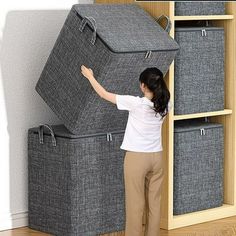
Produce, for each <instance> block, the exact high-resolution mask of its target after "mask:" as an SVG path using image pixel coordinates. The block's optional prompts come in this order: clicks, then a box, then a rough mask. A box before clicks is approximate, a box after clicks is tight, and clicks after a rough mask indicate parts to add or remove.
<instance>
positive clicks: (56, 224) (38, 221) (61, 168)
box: [28, 125, 125, 236]
mask: <svg viewBox="0 0 236 236" xmlns="http://www.w3.org/2000/svg"><path fill="white" fill-rule="evenodd" d="M37 130H38V128H31V129H29V131H28V208H29V213H28V214H29V227H30V228H32V229H35V230H40V231H44V232H48V233H51V234H53V235H58V236H65V235H66V236H72V235H73V236H75V235H76V236H95V235H97V234H105V233H108V232H115V231H121V230H124V224H125V202H124V180H123V159H124V154H125V153H124V150H121V149H120V145H121V142H122V140H123V135H124V131H122V132H120V133H119V134H118V133H117V134H112V141H107V137H106V134H103V135H102V134H101V135H97V136H90V137H77V138H70V137H68V136H70V135H71V134H69V133H68V131H66V129H65V128H64V127H62V125H59V126H53V130H54V131H55V137H56V141H57V146H56V147H53V146H52V142H51V137H50V136H49V135H48V134H47V132H45V133H44V139H43V140H44V143H43V144H40V143H39V135H38V133H37ZM63 133H64V134H65V133H68V135H65V137H63ZM111 133H112V132H111Z"/></svg>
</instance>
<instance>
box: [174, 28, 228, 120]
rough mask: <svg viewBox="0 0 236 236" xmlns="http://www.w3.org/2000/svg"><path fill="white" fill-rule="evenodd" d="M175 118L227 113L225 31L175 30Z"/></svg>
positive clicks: (206, 29)
mask: <svg viewBox="0 0 236 236" xmlns="http://www.w3.org/2000/svg"><path fill="white" fill-rule="evenodd" d="M175 39H176V41H177V42H178V44H179V45H180V50H179V52H178V53H177V55H176V59H175V69H174V70H175V81H174V86H175V95H174V96H175V97H174V98H175V109H174V112H175V114H176V115H183V114H190V113H200V112H209V111H218V110H224V28H222V27H176V29H175Z"/></svg>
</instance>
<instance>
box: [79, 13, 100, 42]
mask: <svg viewBox="0 0 236 236" xmlns="http://www.w3.org/2000/svg"><path fill="white" fill-rule="evenodd" d="M88 23H89V24H90V25H91V27H92V28H93V35H92V39H91V40H90V42H91V43H92V44H93V45H94V44H95V41H96V37H97V26H96V20H95V19H94V18H93V17H91V16H85V17H84V18H83V20H82V21H81V24H80V26H79V30H80V31H81V32H83V30H84V27H85V25H86V24H88Z"/></svg>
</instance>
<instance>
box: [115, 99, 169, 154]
mask: <svg viewBox="0 0 236 236" xmlns="http://www.w3.org/2000/svg"><path fill="white" fill-rule="evenodd" d="M116 102H117V108H118V109H120V110H128V111H129V116H128V121H127V125H126V130H125V135H124V139H123V142H122V145H121V147H120V148H122V149H124V150H128V151H137V152H156V151H162V139H161V128H162V123H163V121H164V119H165V117H164V118H163V119H162V116H161V115H160V114H159V113H156V112H155V111H154V110H153V107H154V104H153V102H152V101H151V100H149V99H148V98H147V97H145V96H144V97H139V96H130V95H116ZM168 107H169V108H170V103H169V105H168Z"/></svg>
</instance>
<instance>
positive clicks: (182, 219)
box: [170, 204, 236, 229]
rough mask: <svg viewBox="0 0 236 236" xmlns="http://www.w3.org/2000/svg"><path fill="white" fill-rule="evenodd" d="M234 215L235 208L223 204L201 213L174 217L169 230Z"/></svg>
mask: <svg viewBox="0 0 236 236" xmlns="http://www.w3.org/2000/svg"><path fill="white" fill-rule="evenodd" d="M235 214H236V207H235V206H234V205H230V204H223V205H222V206H220V207H216V208H211V209H206V210H202V211H196V212H190V213H186V214H183V215H174V216H173V222H172V225H171V227H170V229H174V228H179V227H184V226H189V225H194V224H199V223H204V222H207V221H212V220H218V219H222V218H226V217H230V216H233V215H235Z"/></svg>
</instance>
